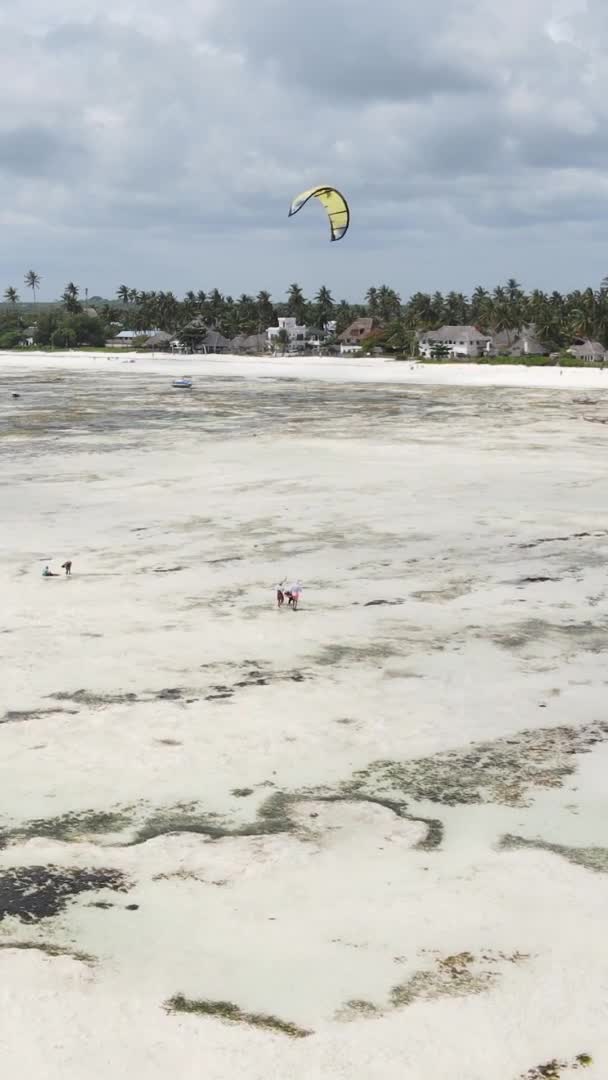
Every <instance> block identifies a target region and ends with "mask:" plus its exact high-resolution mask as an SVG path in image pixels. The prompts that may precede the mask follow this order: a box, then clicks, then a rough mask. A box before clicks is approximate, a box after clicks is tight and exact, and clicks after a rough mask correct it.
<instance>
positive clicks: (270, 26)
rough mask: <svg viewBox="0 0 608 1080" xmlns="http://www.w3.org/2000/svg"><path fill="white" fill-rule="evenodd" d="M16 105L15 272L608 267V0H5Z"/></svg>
mask: <svg viewBox="0 0 608 1080" xmlns="http://www.w3.org/2000/svg"><path fill="white" fill-rule="evenodd" d="M0 100H1V102H2V106H3V107H2V110H1V111H0V228H1V231H0V273H1V275H2V276H1V278H0V286H1V288H2V289H4V287H5V286H6V285H8V284H16V285H17V286H20V284H21V281H22V278H23V274H24V272H25V270H27V269H29V268H30V267H33V268H34V269H36V270H37V271H38V272H39V273H40V274H41V275H42V277H43V290H42V296H43V297H45V296H46V297H49V298H50V297H52V296H54V295H56V294H57V293H58V292H60V291H61V289H62V287H63V285H64V283H65V282H66V281H67V280H68V279H72V280H75V281H77V282H79V283H80V285H81V287H82V288H83V289H84V288H85V287H87V288H88V289H89V292H90V293H91V294H93V293H100V294H103V295H111V294H113V292H114V291H115V289H116V287H117V285H118V284H119V283H120V282H122V281H125V282H126V283H127V284H129V285H130V286H136V287H139V288H164V289H174V290H175V291H176V292H178V293H179V292H182V291H183V290H185V289H186V288H190V287H192V288H195V289H198V288H203V289H209V288H211V287H213V286H214V285H218V286H219V287H220V288H222V289H224V290H225V291H228V292H232V293H234V294H238V293H240V292H243V291H247V292H254V291H258V290H259V289H260V288H269V289H270V290H271V291H273V293H274V294H275V295H276V296H279V295H280V294H281V292H282V290H284V288H286V286H287V285H288V284H289V282H291V281H299V282H301V283H302V284H303V285H304V286H305V288H306V289H307V290H313V289H314V288H316V287H317V286H318V285H319V284H322V283H326V284H328V285H329V286H330V287H331V288H332V290H333V291H334V293H335V295H336V296H338V297H341V296H346V297H349V298H353V299H355V298H356V297H357V296H358V295H360V294H361V293H363V292H364V290H365V288H366V287H367V286H368V285H369V284H371V283H380V282H383V281H385V282H387V283H389V284H391V285H393V286H394V287H395V288H397V289H398V290H399V291H400V292H401V293H402V295H404V296H406V295H408V294H409V293H410V292H412V291H414V290H416V289H418V288H421V289H435V288H442V289H446V290H447V289H450V288H454V289H462V290H463V291H470V289H471V288H472V287H473V286H474V285H475V284H476V283H482V284H486V285H492V284H495V283H496V282H497V281H499V280H503V279H504V278H506V277H507V276H516V277H518V278H519V279H520V280H521V281H523V283H524V284H525V285H526V286H528V287H534V286H539V287H544V288H554V287H556V288H561V289H567V288H570V287H577V286H580V287H583V286H585V285H586V284H595V283H598V282H599V280H600V278H601V277H603V276H604V275H605V274H607V273H608V224H607V217H608V215H607V211H608V139H607V123H606V121H607V114H608V4H607V3H606V0H508V2H507V3H505V2H504V0H458V2H456V0H424V3H420V2H417V3H413V2H412V0H374V3H371V4H362V3H361V2H360V0H307V3H306V4H301V3H295V2H294V0H175V3H173V4H167V3H166V0H163V2H162V3H161V2H160V0H80V2H76V0H53V3H52V4H51V3H49V0H30V2H29V3H28V5H27V7H24V6H23V3H19V4H17V3H16V2H15V0H4V2H3V4H2V7H1V9H0ZM316 182H333V183H335V184H336V186H337V187H339V188H340V189H342V190H343V191H344V192H345V193H347V194H348V196H349V197H350V202H351V207H352V214H353V223H352V228H351V231H350V233H349V235H348V237H347V238H346V239H345V240H344V241H343V242H342V243H339V244H329V242H328V239H327V232H326V224H325V222H324V221H323V220H322V218H321V214H320V210H319V209H318V208H317V207H314V206H310V207H308V208H307V210H305V211H303V212H302V214H301V215H299V216H298V217H297V218H295V219H294V220H292V221H288V219H287V207H288V204H289V201H290V199H291V197H292V196H293V195H294V194H295V193H297V192H298V191H299V190H301V189H303V188H305V187H308V186H309V185H311V184H313V183H316Z"/></svg>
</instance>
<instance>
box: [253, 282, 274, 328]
mask: <svg viewBox="0 0 608 1080" xmlns="http://www.w3.org/2000/svg"><path fill="white" fill-rule="evenodd" d="M255 302H256V305H257V311H258V333H261V332H262V331H263V330H267V329H268V327H269V326H274V325H275V323H276V318H277V314H276V311H275V310H274V305H273V303H272V297H271V295H270V293H269V292H267V291H266V289H261V290H260V292H259V293H258V295H257V296H256V298H255Z"/></svg>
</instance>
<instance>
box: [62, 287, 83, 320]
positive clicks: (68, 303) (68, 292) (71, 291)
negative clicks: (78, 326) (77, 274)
mask: <svg viewBox="0 0 608 1080" xmlns="http://www.w3.org/2000/svg"><path fill="white" fill-rule="evenodd" d="M79 292H80V289H79V288H78V285H75V284H74V282H73V281H68V283H67V285H66V287H65V289H64V290H63V295H62V297H61V299H62V301H63V306H64V308H65V309H66V311H69V312H71V313H72V314H75V313H76V312H77V311H80V304H79V302H78V294H79Z"/></svg>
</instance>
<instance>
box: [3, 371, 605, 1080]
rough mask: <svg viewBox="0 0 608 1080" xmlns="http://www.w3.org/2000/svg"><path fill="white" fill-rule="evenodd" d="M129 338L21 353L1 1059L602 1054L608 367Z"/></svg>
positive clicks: (399, 1067)
mask: <svg viewBox="0 0 608 1080" xmlns="http://www.w3.org/2000/svg"><path fill="white" fill-rule="evenodd" d="M124 359H125V358H124V357H121V358H116V359H115V358H108V357H102V358H99V359H97V360H92V361H90V362H89V363H87V361H86V360H83V359H82V357H77V358H65V359H64V360H62V358H56V357H54V358H53V359H52V360H51V361H49V360H47V359H42V360H37V359H36V358H28V359H27V362H26V359H25V358H23V357H20V358H18V359H14V360H13V359H10V358H9V359H8V360H7V363H6V365H4V366H2V367H1V368H0V447H1V453H2V457H1V465H0V485H1V499H2V511H3V513H2V519H3V529H2V545H1V548H0V566H1V568H2V573H3V582H4V589H3V605H2V613H1V615H0V641H1V644H2V654H3V679H2V690H1V701H0V752H1V754H2V762H3V776H2V784H1V785H0V843H1V844H2V847H1V850H0V975H1V985H2V999H3V1001H2V1003H3V1008H2V1013H1V1019H0V1048H1V1050H2V1061H3V1064H5V1065H6V1067H7V1071H11V1070H12V1071H13V1072H15V1071H17V1070H18V1071H19V1072H24V1071H26V1070H27V1071H28V1073H29V1074H30V1075H32V1076H43V1075H44V1076H45V1078H49V1080H59V1078H60V1077H61V1080H82V1077H83V1076H86V1077H87V1078H92V1080H102V1078H103V1080H106V1078H107V1077H108V1076H109V1075H125V1074H126V1073H127V1072H129V1073H130V1074H131V1075H134V1076H136V1077H141V1078H142V1080H161V1078H163V1080H166V1077H167V1075H169V1074H170V1073H172V1072H174V1073H176V1074H178V1075H179V1076H180V1077H183V1078H188V1080H189V1078H192V1080H194V1078H195V1077H197V1078H198V1077H200V1075H201V1073H202V1071H203V1072H204V1074H205V1076H206V1077H207V1078H209V1080H224V1078H225V1080H228V1078H232V1077H234V1076H236V1075H240V1076H246V1077H247V1078H248V1080H249V1078H251V1080H268V1077H274V1076H276V1077H277V1078H279V1077H281V1078H283V1077H285V1076H294V1077H298V1078H306V1080H312V1078H313V1077H315V1078H316V1077H320V1076H322V1077H327V1078H334V1077H336V1078H337V1077H356V1078H361V1080H369V1078H372V1080H397V1078H399V1080H403V1078H404V1077H406V1078H407V1080H410V1078H411V1080H423V1078H424V1080H428V1078H429V1077H437V1078H442V1080H443V1078H444V1077H445V1078H446V1080H447V1078H448V1077H449V1078H450V1080H454V1078H458V1080H482V1078H483V1080H487V1078H488V1077H492V1080H519V1078H520V1077H522V1078H523V1077H526V1078H527V1077H531V1078H534V1080H536V1076H540V1075H542V1074H541V1073H536V1074H535V1073H534V1071H533V1070H534V1069H535V1068H538V1067H539V1066H541V1065H544V1064H546V1063H547V1062H549V1061H551V1060H553V1059H555V1060H556V1061H557V1063H558V1071H557V1072H556V1074H555V1075H561V1076H562V1078H563V1080H568V1078H569V1077H570V1076H571V1075H572V1076H574V1075H577V1074H578V1072H579V1070H580V1069H583V1068H584V1075H585V1076H589V1077H595V1076H597V1077H601V1076H603V1075H604V1074H605V1072H606V1059H607V1054H608V1038H607V1035H606V1032H607V1031H608V1024H607V1019H608V1017H607V1002H608V996H607V995H608V976H607V974H606V972H607V971H608V946H607V945H606V943H605V933H604V928H605V919H606V910H607V901H608V832H607V829H608V827H607V824H606V823H607V821H608V814H607V810H608V796H607V794H606V785H605V780H604V778H605V769H606V765H607V764H608V746H607V744H608V718H607V717H606V712H605V696H606V685H607V683H608V675H607V674H606V664H605V658H606V651H607V650H608V633H607V631H608V589H607V587H606V569H605V564H606V558H607V556H608V512H607V511H606V509H605V507H606V505H607V498H606V496H607V494H608V481H607V479H606V447H605V443H606V439H608V430H606V428H604V427H603V426H602V425H601V424H595V423H588V422H587V421H588V419H589V418H590V417H591V418H596V419H601V418H603V417H604V416H605V415H608V409H607V408H606V404H605V403H606V400H607V399H606V393H607V391H606V390H604V389H603V383H602V381H601V380H602V377H603V378H604V379H606V378H608V376H606V375H603V373H600V372H595V371H593V372H587V371H584V372H579V371H573V370H568V371H566V372H565V374H564V376H563V377H561V383H560V382H558V381H557V380H558V379H559V378H560V377H559V375H558V373H557V372H555V371H551V372H549V373H548V375H550V376H551V379H549V378H548V375H547V373H546V372H545V371H541V372H539V371H536V370H535V371H533V372H532V373H530V376H529V378H530V382H529V385H519V386H518V385H517V380H518V379H519V381H520V383H521V382H522V381H523V382H525V379H526V378H527V377H528V375H527V374H525V373H524V374H521V369H515V370H513V369H492V371H491V372H490V375H488V371H487V369H483V372H482V374H481V375H479V379H480V380H483V379H486V380H487V379H488V378H489V377H490V376H491V375H492V374H493V372H494V371H496V370H499V374H498V376H497V380H498V382H499V385H495V386H492V385H483V381H482V382H481V384H480V385H474V384H475V383H476V381H477V379H478V375H477V373H476V372H473V374H472V375H471V369H468V370H467V371H466V372H465V375H466V378H469V379H470V384H469V385H459V384H458V380H460V384H462V382H463V378H464V377H465V376H463V375H462V374H460V375H458V373H454V372H452V376H450V375H449V373H448V372H447V368H454V367H456V366H455V365H454V366H453V365H446V369H441V370H440V371H439V373H438V374H436V373H435V370H432V371H430V369H426V370H425V371H422V372H421V371H420V370H419V369H409V366H404V365H397V364H390V365H381V364H375V365H373V362H366V363H361V362H359V364H355V363H352V364H350V365H349V368H348V369H347V368H346V367H342V368H340V367H339V366H338V365H333V366H332V367H329V368H325V369H321V368H320V366H319V362H315V363H312V364H311V365H309V367H308V368H306V365H303V364H302V363H300V364H299V366H295V367H294V368H292V369H291V372H292V373H291V374H286V363H288V362H286V363H285V362H284V363H282V364H275V365H271V366H269V367H264V366H263V365H264V362H261V363H257V362H255V363H253V364H249V366H248V362H247V361H238V362H224V363H223V362H222V361H213V360H209V361H205V362H201V361H196V360H192V358H186V359H185V360H184V358H181V359H180V360H178V361H172V362H171V361H165V360H162V359H161V360H149V361H148V360H144V361H140V360H139V359H138V360H137V362H136V363H135V364H133V365H129V364H125V363H123V361H124ZM372 365H373V366H372ZM177 367H179V369H180V373H181V369H182V368H183V369H184V370H188V371H192V374H193V375H194V377H195V389H194V390H193V391H192V392H189V393H180V392H179V391H174V390H172V389H171V388H170V385H169V383H170V374H169V372H172V373H174V372H175V371H176V368H177ZM287 370H288V369H287ZM505 371H506V373H507V374H508V375H509V377H510V379H511V382H512V385H507V384H506V383H504V381H503V383H501V380H504V379H505V378H506V375H505V374H504V372H505ZM349 376H350V378H349ZM575 377H576V378H575ZM433 378H435V379H436V380H437V382H435V383H433V381H432V380H433ZM450 379H451V380H452V381H450ZM541 379H545V382H544V383H542V382H541V383H540V385H539V384H538V381H539V380H541ZM562 387H563V388H562ZM583 388H587V389H584V392H582V389H583ZM12 392H20V393H21V397H20V398H19V399H13V398H12V397H11V393H12ZM66 558H72V559H73V560H74V567H73V577H72V578H71V579H68V580H66V579H65V578H63V577H58V578H53V579H50V580H46V581H45V580H43V579H42V577H41V571H42V568H43V566H44V565H45V564H46V563H51V565H52V568H53V569H54V570H56V571H58V572H60V571H59V567H60V564H61V563H62V562H63V561H64V560H65V559H66ZM283 577H286V578H290V577H299V578H300V579H301V580H302V581H303V583H304V594H303V599H302V605H301V609H300V610H299V611H298V612H297V613H292V612H291V611H289V610H287V609H284V610H282V611H280V612H279V611H277V610H276V608H275V606H274V593H273V587H274V585H275V583H276V582H277V580H280V579H282V578H283ZM587 1054H588V1055H590V1056H591V1057H592V1058H593V1062H592V1063H591V1064H589V1065H588V1066H587V1062H586V1059H584V1055H587ZM581 1055H582V1056H583V1057H581ZM577 1059H580V1060H577ZM575 1067H576V1068H575ZM545 1075H546V1074H545Z"/></svg>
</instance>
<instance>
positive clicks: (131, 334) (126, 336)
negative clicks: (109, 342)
mask: <svg viewBox="0 0 608 1080" xmlns="http://www.w3.org/2000/svg"><path fill="white" fill-rule="evenodd" d="M158 333H160V331H159V330H158V329H157V328H154V329H153V330H121V331H120V333H119V334H116V340H117V341H119V340H123V341H132V340H133V338H140V337H152V335H153V334H158Z"/></svg>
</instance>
